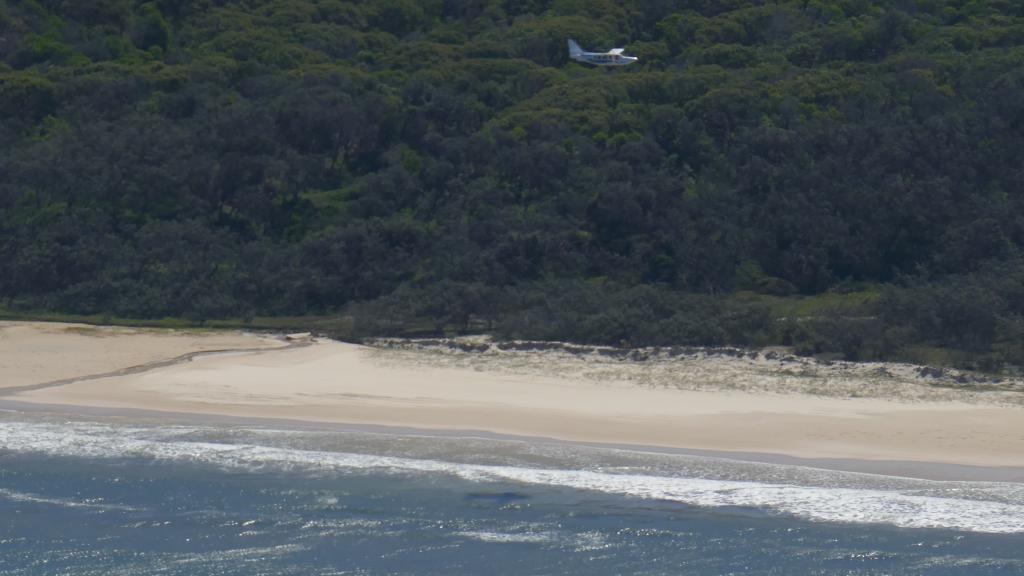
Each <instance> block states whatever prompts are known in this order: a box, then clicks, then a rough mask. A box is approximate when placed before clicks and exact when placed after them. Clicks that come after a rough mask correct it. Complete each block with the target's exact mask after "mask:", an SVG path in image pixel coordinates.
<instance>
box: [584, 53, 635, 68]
mask: <svg viewBox="0 0 1024 576" xmlns="http://www.w3.org/2000/svg"><path fill="white" fill-rule="evenodd" d="M572 59H573V60H575V61H577V62H583V63H584V64H593V65H595V66H626V65H627V64H632V63H633V62H636V61H637V58H636V57H635V56H623V55H622V54H610V53H608V52H584V53H582V54H577V55H575V56H573V57H572Z"/></svg>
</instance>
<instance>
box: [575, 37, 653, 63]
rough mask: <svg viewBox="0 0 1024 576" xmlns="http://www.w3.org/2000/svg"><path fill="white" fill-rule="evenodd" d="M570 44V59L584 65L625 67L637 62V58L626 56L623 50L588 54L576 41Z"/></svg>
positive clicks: (614, 49) (617, 49)
mask: <svg viewBox="0 0 1024 576" xmlns="http://www.w3.org/2000/svg"><path fill="white" fill-rule="evenodd" d="M568 44H569V58H572V59H573V60H575V61H577V62H582V63H584V64H593V65H594V66H625V65H627V64H632V63H633V62H636V61H637V57H636V56H626V55H624V54H623V53H622V52H623V51H624V49H623V48H613V49H611V50H609V51H607V52H587V51H586V50H583V49H582V48H580V45H579V44H577V43H576V41H575V40H572V39H570V40H569V41H568Z"/></svg>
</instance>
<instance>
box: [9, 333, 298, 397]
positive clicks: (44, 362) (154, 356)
mask: <svg viewBox="0 0 1024 576" xmlns="http://www.w3.org/2000/svg"><path fill="white" fill-rule="evenodd" d="M281 345H282V343H281V342H280V341H278V340H275V339H272V338H267V337H262V336H255V335H252V334H245V333H242V332H237V331H233V332H227V331H209V330H156V329H148V328H118V327H106V326H104V327H96V326H88V325H85V324H62V323H55V322H6V321H0V390H2V389H4V388H13V387H18V386H27V385H32V384H42V383H44V382H51V381H54V380H61V379H65V378H75V377H80V376H88V375H91V374H101V373H106V372H113V371H115V370H121V369H125V368H130V367H132V366H139V365H142V364H147V363H150V362H158V361H161V360H169V359H172V358H176V357H178V356H181V355H184V354H188V353H191V352H201V351H206V350H225V349H239V348H270V347H274V346H281Z"/></svg>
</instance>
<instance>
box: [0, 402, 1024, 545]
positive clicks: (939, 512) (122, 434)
mask: <svg viewBox="0 0 1024 576" xmlns="http://www.w3.org/2000/svg"><path fill="white" fill-rule="evenodd" d="M203 432H204V430H203V429H200V428H195V429H188V428H163V429H160V428H143V427H125V426H109V425H104V424H98V423H61V424H51V423H39V422H0V456H2V455H3V452H4V450H7V451H11V452H17V453H38V454H47V455H54V456H77V457H88V458H125V457H129V458H134V457H137V458H146V459H157V460H167V461H175V462H195V463H201V464H209V465H215V466H219V467H221V468H224V469H230V470H241V471H263V470H275V471H300V472H352V471H373V472H375V473H396V474H409V473H438V474H447V475H452V476H456V477H459V478H462V479H465V480H470V481H478V482H492V481H501V482H516V483H521V484H527V485H530V484H532V485H541V486H557V487H566V488H573V489H580V490H591V491H597V492H603V493H609V494H619V495H627V496H633V497H637V498H643V499H653V500H662V501H670V502H677V503H680V504H685V505H691V506H704V507H755V508H761V509H766V510H769V511H773V512H776V513H780V514H790V515H794V516H797V517H801V518H807V519H812V520H819V521H830V522H851V523H879V524H890V525H893V526H899V527H908V528H947V529H955V530H965V531H976V532H990V533H1024V494H1022V492H1024V490H1022V489H1021V487H1020V486H1019V485H1007V484H996V483H977V482H974V483H964V482H927V481H920V482H917V481H915V482H911V483H902V484H898V485H897V486H898V487H893V485H892V484H891V483H889V482H886V481H880V482H878V483H877V484H876V485H868V484H864V485H863V486H862V487H850V485H849V484H843V485H841V486H837V487H829V486H821V485H814V486H808V485H800V484H796V483H793V484H788V483H781V482H777V481H772V482H768V481H765V482H758V481H756V480H751V479H746V478H745V479H744V480H743V481H731V480H723V479H720V478H717V479H708V478H694V477H680V476H672V475H666V474H664V473H663V472H659V473H650V474H645V473H614V472H609V471H607V470H590V469H550V468H540V467H530V466H503V465H483V464H467V463H453V462H445V461H442V460H437V459H417V458H407V457H396V456H381V455H374V454H355V453H345V452H331V451H321V450H301V449H295V448H281V447H274V446H266V445H257V444H253V443H251V442H250V443H237V444H236V443H224V442H211V441H197V440H184V439H183V438H184V437H188V438H202V435H203ZM0 482H2V480H0Z"/></svg>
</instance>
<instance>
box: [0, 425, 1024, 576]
mask: <svg viewBox="0 0 1024 576" xmlns="http://www.w3.org/2000/svg"><path fill="white" fill-rule="evenodd" d="M0 574H2V575H44V574H45V575H64V574H66V575H75V576H91V575H96V576H99V575H104V576H106V575H143V574H145V575H149V574H160V575H162V574H166V575H183V576H184V575H189V576H203V575H258V574H267V575H270V574H274V575H286V574H296V575H311V576H312V575H328V574H338V575H340V574H353V575H357V574H358V575H362V574H367V575H369V574H381V575H384V574H396V575H397V574H410V575H411V574H417V575H420V574H438V575H441V574H444V575H452V574H481V575H487V576H495V575H501V574H524V575H525V574H580V575H595V576H599V575H605V574H608V575H611V574H652V575H653V574H665V575H669V574H672V575H680V574H682V575H685V574H702V575H703V574H708V575H722V574H778V575H799V574H821V575H835V574H840V575H857V574H892V575H902V574H929V575H965V576H968V575H970V576H975V575H986V574H1006V575H1011V574H1012V575H1022V574H1024V484H1019V483H995V482H938V481H930V480H915V479H906V478H897V477H891V476H876V475H869V474H858V473H852V472H837V471H829V470H823V469H816V468H808V467H800V466H790V465H780V464H767V463H753V462H742V461H735V460H729V459H724V458H713V457H705V456H690V455H678V454H659V453H644V452H636V451H627V450H620V449H611V448H597V447H586V446H576V445H569V444H559V443H554V442H544V441H539V440H538V441H521V440H515V439H501V438H476V439H474V438H457V437H445V436H441V437H430V436H423V435H415V434H397V433H387V434H383V433H375V432H370V431H366V430H341V429H301V428H289V427H286V426H277V427H275V426H270V427H266V426H251V425H246V426H240V425H238V424H233V425H229V424H227V423H225V424H196V423H187V422H186V423H182V422H173V421H161V422H156V421H152V420H149V421H147V420H134V421H130V420H123V419H121V420H115V419H112V418H102V417H99V416H94V417H85V416H77V417H68V416H61V415H54V414H49V415H47V414H40V413H31V414H30V413H23V412H18V411H6V412H0Z"/></svg>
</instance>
